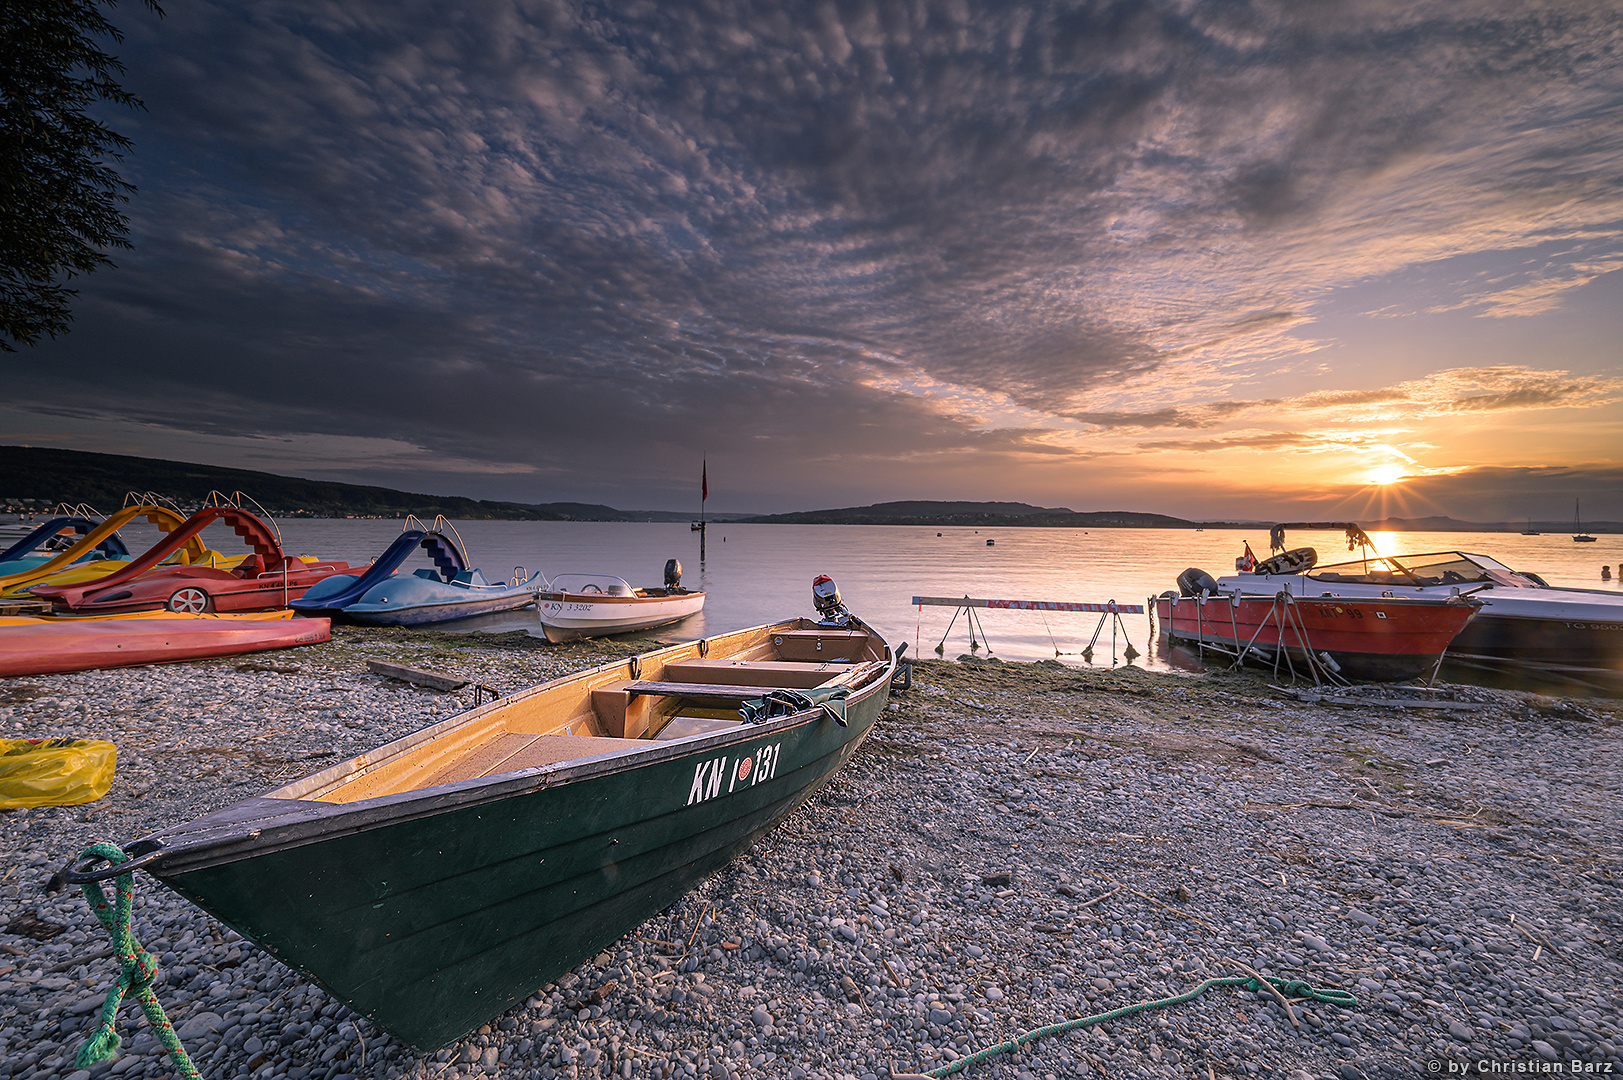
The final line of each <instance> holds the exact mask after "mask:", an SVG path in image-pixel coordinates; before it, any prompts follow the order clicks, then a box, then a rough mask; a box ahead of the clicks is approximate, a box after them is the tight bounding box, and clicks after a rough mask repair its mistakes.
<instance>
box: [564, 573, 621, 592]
mask: <svg viewBox="0 0 1623 1080" xmlns="http://www.w3.org/2000/svg"><path fill="white" fill-rule="evenodd" d="M551 591H552V592H562V593H585V594H586V595H588V596H590V595H592V594H594V593H601V594H603V595H605V596H636V595H637V590H636V589H634V588H632V587H631V584H630V583H629V582H628V581H626V579H625V578H623V577H616V576H615V575H614V574H559V575H558V576H557V577H555V578H553V579H552V589H551Z"/></svg>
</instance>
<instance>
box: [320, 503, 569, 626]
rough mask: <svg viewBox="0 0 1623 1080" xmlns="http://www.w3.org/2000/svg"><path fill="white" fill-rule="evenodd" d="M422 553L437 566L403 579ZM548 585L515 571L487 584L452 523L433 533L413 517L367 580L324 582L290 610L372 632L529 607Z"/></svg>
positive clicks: (439, 524)
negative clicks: (409, 564)
mask: <svg viewBox="0 0 1623 1080" xmlns="http://www.w3.org/2000/svg"><path fill="white" fill-rule="evenodd" d="M413 525H415V526H416V527H415V528H414V527H413ZM447 530H449V531H450V533H451V535H450V536H447V535H446V531H447ZM453 537H454V539H453ZM418 549H421V550H422V551H424V552H425V553H427V555H428V557H429V559H430V560H432V562H433V563H434V565H433V566H432V567H423V568H422V569H419V570H416V571H413V572H412V573H410V574H402V573H398V571H399V569H400V565H401V564H402V563H403V562H405V561H406V560H407V559H408V558H410V557H411V556H412V555H413V554H414V553H416V551H417V550H418ZM544 584H545V579H544V578H543V577H542V576H541V573H540V572H539V571H537V572H536V573H535V574H533V575H530V576H528V577H526V576H525V574H524V569H523V567H518V568H516V569H515V570H514V571H513V576H512V577H511V578H510V579H509V580H508V581H506V582H494V583H493V582H490V581H486V580H485V576H484V575H483V574H482V573H480V572H479V571H478V570H477V569H472V568H470V567H469V566H468V559H467V555H466V553H465V551H464V549H463V547H462V543H461V537H459V536H456V530H455V529H454V528H452V527H451V526H450V524H449V523H448V522H445V520H444V519H443V518H436V519H435V520H434V527H433V528H428V527H425V526H424V525H423V524H422V522H420V521H417V519H416V518H408V519H407V520H406V528H405V530H404V531H403V532H401V534H400V535H399V536H397V537H395V540H394V543H392V544H390V545H389V547H388V549H387V550H386V551H384V553H383V554H382V555H380V556H378V558H377V561H376V562H374V563H373V564H372V566H371V568H370V569H368V570H367V571H366V573H364V574H359V575H356V574H335V575H333V576H332V577H329V578H324V579H322V580H321V581H318V582H316V584H314V585H312V586H311V587H310V589H309V590H308V591H307V592H306V593H305V594H304V595H303V596H301V597H300V598H299V599H297V600H295V601H293V603H292V605H291V606H292V607H293V608H294V610H296V611H299V612H301V613H304V614H307V615H317V614H319V615H327V616H329V617H332V618H338V619H342V620H344V621H347V622H357V623H366V624H369V625H372V626H428V625H431V624H433V623H442V622H449V621H451V620H452V619H465V618H468V617H469V616H472V615H488V614H490V613H491V612H495V611H515V610H517V609H519V608H523V607H528V606H529V605H530V604H532V603H534V602H535V594H536V591H537V590H538V589H540V588H541V586H542V585H544Z"/></svg>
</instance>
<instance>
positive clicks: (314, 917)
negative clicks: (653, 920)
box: [63, 594, 897, 1050]
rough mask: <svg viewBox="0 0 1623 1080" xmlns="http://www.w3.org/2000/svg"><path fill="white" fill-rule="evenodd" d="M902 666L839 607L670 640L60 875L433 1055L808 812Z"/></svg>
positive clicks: (865, 728) (861, 735)
mask: <svg viewBox="0 0 1623 1080" xmlns="http://www.w3.org/2000/svg"><path fill="white" fill-rule="evenodd" d="M836 595H837V594H836ZM819 599H820V607H821V606H823V605H822V599H823V598H822V597H821V596H819ZM896 663H897V658H896V654H895V653H894V652H893V651H892V650H891V648H890V647H889V646H888V645H887V644H886V643H885V641H884V640H883V639H881V638H880V636H879V635H878V634H876V633H874V632H873V631H872V630H870V629H869V628H867V627H866V626H864V625H863V624H862V623H861V622H860V621H858V620H857V619H855V618H854V617H849V616H847V615H845V614H844V612H843V609H840V610H839V611H838V612H836V613H835V617H834V618H833V619H832V620H828V619H825V621H822V622H814V621H811V620H806V619H796V620H791V621H788V622H783V623H778V624H776V625H771V626H761V627H756V628H754V629H750V630H742V631H739V632H737V633H732V634H726V635H722V636H719V637H714V638H710V639H707V640H703V641H696V642H690V643H686V644H682V645H675V646H671V647H669V648H664V649H660V650H658V651H657V652H651V653H647V654H645V655H642V656H639V657H635V658H632V659H631V660H629V661H621V662H618V663H615V664H610V665H606V666H603V667H598V668H595V669H593V670H590V671H586V672H583V673H581V674H578V675H573V676H570V677H568V678H564V679H557V680H554V681H552V682H548V683H543V684H541V685H539V686H535V687H532V688H530V689H528V690H525V691H521V692H519V693H517V694H514V695H512V696H510V697H507V698H503V699H500V700H498V701H496V702H494V703H491V704H488V705H485V706H484V707H482V708H478V709H474V710H473V711H471V712H468V713H464V714H462V715H460V716H457V717H454V718H452V719H450V720H447V721H445V722H443V723H440V724H437V725H435V726H433V727H429V728H425V729H424V730H422V731H419V732H416V733H415V734H412V735H409V736H407V737H405V738H403V739H399V740H397V741H395V742H392V743H389V744H387V745H385V746H382V747H380V748H378V749H377V750H374V751H372V752H370V753H367V754H363V755H361V756H359V757H356V758H352V759H350V760H348V761H345V762H342V763H340V764H338V765H335V766H333V767H332V768H329V769H326V770H324V771H322V772H319V773H316V774H315V775H313V776H309V777H306V778H304V779H302V780H298V781H295V782H294V783H291V784H288V785H286V786H285V787H281V788H278V789H276V790H275V791H271V792H269V793H267V794H265V795H263V796H260V797H258V798H253V799H248V800H246V801H244V802H241V803H238V804H237V805H235V806H231V807H227V808H226V809H224V810H221V811H219V812H217V813H213V814H209V815H207V816H206V817H202V818H199V819H197V820H196V821H192V822H189V823H187V824H184V825H179V826H176V827H173V828H169V829H165V830H163V831H161V832H157V833H154V834H152V835H150V836H147V837H144V838H143V839H141V840H138V841H136V842H134V843H132V844H130V845H128V846H127V847H126V848H125V849H124V850H125V852H126V853H127V854H128V855H130V856H131V858H132V861H131V862H130V863H125V864H122V865H120V866H118V867H112V866H108V865H106V864H98V865H94V866H91V865H80V866H78V867H74V868H72V869H70V870H69V871H66V872H65V873H64V875H63V877H64V878H65V879H66V880H67V881H69V882H82V881H86V880H91V879H95V880H105V879H107V878H109V877H111V876H113V874H115V873H117V872H121V871H127V870H128V868H129V867H131V866H137V867H139V868H141V869H144V870H145V871H146V872H147V873H149V874H152V875H153V876H154V877H156V878H158V879H159V880H161V881H162V882H164V884H166V885H168V886H169V887H170V888H173V889H174V890H176V891H177V892H179V893H181V894H182V895H183V896H185V897H187V898H188V899H189V900H191V901H192V902H193V903H195V904H197V905H198V906H199V907H201V908H203V909H204V910H205V911H208V912H209V913H210V914H212V915H214V916H215V917H217V918H218V919H219V920H220V921H221V922H223V923H225V924H226V925H227V926H230V927H231V928H232V929H234V930H236V931H237V932H238V933H240V934H241V935H243V936H244V937H246V938H248V939H249V940H250V941H253V942H256V943H257V944H259V945H260V946H262V947H264V948H265V949H267V950H268V951H269V952H270V953H272V954H273V955H275V956H276V957H277V958H279V959H280V960H282V961H283V962H284V963H286V964H288V965H290V966H292V967H295V968H297V969H299V970H300V971H303V972H306V973H307V974H308V975H309V976H310V977H312V978H314V979H315V980H316V981H318V982H319V983H321V984H322V985H323V986H325V987H326V988H327V989H328V990H330V991H331V992H332V993H333V994H334V995H335V996H336V997H338V998H339V999H341V1000H342V1001H344V1002H345V1003H346V1004H348V1005H349V1006H350V1007H351V1008H352V1009H355V1010H356V1011H358V1012H361V1013H364V1014H366V1015H368V1016H370V1017H372V1018H373V1019H374V1020H376V1021H377V1022H378V1023H379V1024H380V1025H381V1026H382V1027H384V1028H385V1029H387V1030H388V1031H390V1032H392V1033H394V1034H395V1035H396V1036H398V1037H399V1038H401V1039H402V1040H404V1041H405V1042H408V1043H410V1044H412V1045H414V1046H417V1047H419V1048H421V1049H425V1050H431V1049H435V1048H438V1047H440V1046H444V1045H445V1044H447V1043H450V1042H452V1041H454V1040H455V1039H457V1038H458V1037H460V1036H462V1035H463V1034H465V1033H467V1032H468V1031H470V1030H472V1029H473V1028H475V1027H477V1026H478V1025H480V1024H481V1023H483V1022H485V1021H486V1020H488V1019H490V1018H491V1017H493V1016H496V1015H498V1014H500V1013H502V1012H503V1011H505V1010H507V1009H508V1008H510V1007H511V1006H512V1005H513V1004H514V1003H516V1002H518V1001H521V1000H523V999H524V998H525V997H526V996H528V995H529V994H531V993H533V992H534V991H535V990H536V989H537V988H538V987H540V986H543V985H545V984H546V983H547V982H549V981H550V980H552V979H554V978H556V977H557V976H559V975H561V974H563V973H564V972H566V971H568V970H569V969H570V968H572V967H573V966H575V965H576V964H578V963H580V962H581V961H582V960H584V959H586V958H587V957H589V956H591V955H593V954H594V953H595V952H597V951H599V950H601V949H602V948H603V947H604V946H606V945H608V944H610V943H611V942H613V941H615V940H616V939H617V938H619V937H620V936H621V935H623V934H624V933H626V932H627V931H628V930H630V929H631V928H633V927H635V926H636V925H637V924H638V923H639V922H641V921H643V920H644V919H646V918H648V917H649V916H651V915H653V914H655V913H656V912H658V911H660V910H661V909H663V908H665V907H667V906H669V905H670V904H671V903H673V902H674V901H675V900H677V899H678V898H680V897H681V896H682V895H683V894H684V893H685V892H687V891H688V890H689V889H691V888H692V887H693V886H694V885H696V884H697V883H698V882H699V881H701V880H702V879H704V878H705V877H706V876H708V875H709V874H711V873H713V872H714V871H715V870H717V869H718V868H720V867H721V866H723V865H724V864H725V863H726V862H727V861H728V860H729V859H731V858H732V857H733V856H735V855H737V854H738V853H739V852H741V851H743V850H744V849H746V848H747V847H749V846H750V844H751V843H753V842H754V841H755V840H756V839H757V838H758V837H760V836H761V835H762V834H764V833H765V832H767V831H768V830H769V829H771V828H772V826H773V825H774V824H775V823H777V822H778V821H780V820H782V819H783V818H784V817H785V816H786V815H787V814H789V813H790V812H791V811H793V810H794V809H795V808H796V807H798V806H799V805H800V804H801V803H802V802H804V801H805V800H806V799H807V798H808V797H809V796H810V795H811V794H812V792H813V791H815V790H816V789H817V787H818V786H819V785H820V784H822V783H823V782H824V781H826V780H827V779H828V778H829V777H830V776H832V775H833V774H834V772H835V771H836V770H837V769H839V767H840V766H841V765H842V764H843V763H844V762H845V761H846V760H847V759H848V758H849V757H850V756H851V754H852V752H853V751H855V749H856V748H857V746H858V745H860V743H861V742H862V740H863V738H864V737H865V736H866V735H867V734H868V732H869V730H870V729H871V728H872V726H873V724H874V721H875V719H876V718H877V717H878V716H879V714H880V712H881V711H882V710H883V709H884V706H885V702H886V699H887V697H888V695H889V689H890V682H891V677H892V675H893V674H894V673H895V669H896ZM741 716H742V717H743V719H741Z"/></svg>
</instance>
